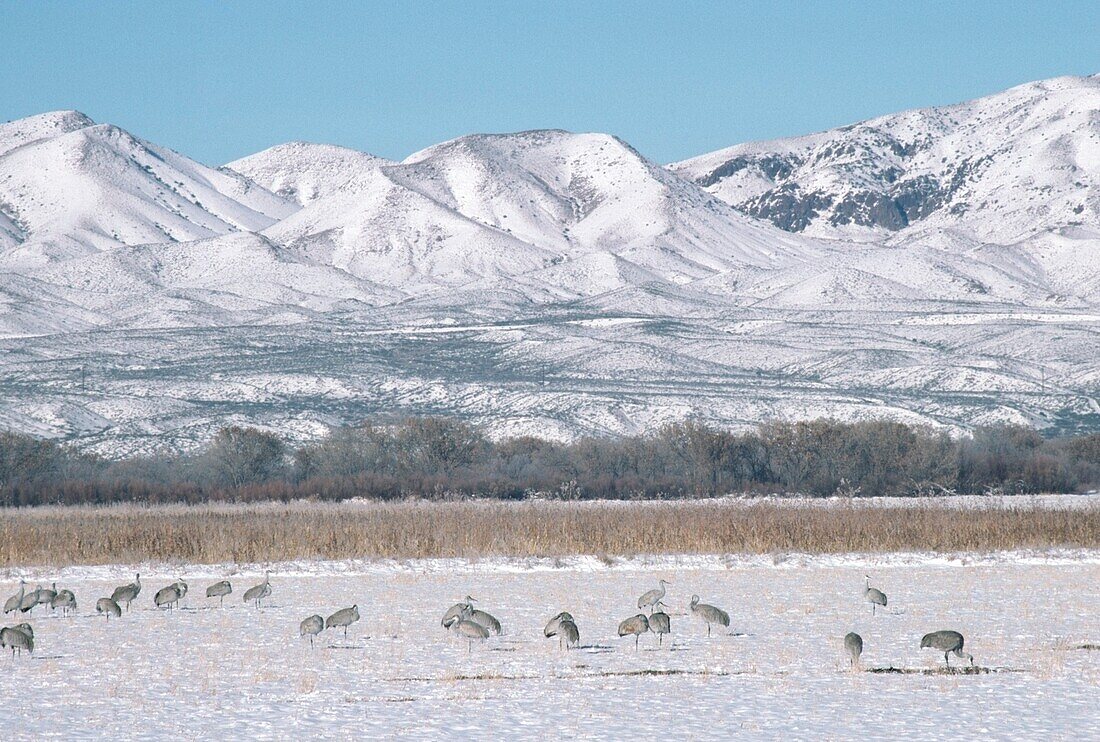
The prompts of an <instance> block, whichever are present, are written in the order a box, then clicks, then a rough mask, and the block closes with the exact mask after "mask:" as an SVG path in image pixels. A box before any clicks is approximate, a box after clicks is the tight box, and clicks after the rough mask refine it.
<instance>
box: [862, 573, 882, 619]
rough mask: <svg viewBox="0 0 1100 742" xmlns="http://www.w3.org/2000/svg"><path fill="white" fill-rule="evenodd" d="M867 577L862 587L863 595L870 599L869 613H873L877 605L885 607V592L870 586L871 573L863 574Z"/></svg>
mask: <svg viewBox="0 0 1100 742" xmlns="http://www.w3.org/2000/svg"><path fill="white" fill-rule="evenodd" d="M864 577H866V578H867V582H866V584H865V585H864V588H863V597H864V598H865V599H867V600H869V601H871V615H872V616H873V615H875V609H876V608H877V607H878V606H880V605H881V606H882V607H883V608H885V607H886V593H884V592H882V591H881V590H878V589H876V588H873V587H871V575H864Z"/></svg>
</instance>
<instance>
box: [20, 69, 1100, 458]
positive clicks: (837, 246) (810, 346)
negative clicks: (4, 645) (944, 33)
mask: <svg viewBox="0 0 1100 742" xmlns="http://www.w3.org/2000/svg"><path fill="white" fill-rule="evenodd" d="M1098 91H1100V78H1097V77H1090V78H1059V79H1056V80H1051V81H1046V82H1040V83H1034V84H1031V85H1025V86H1021V87H1019V88H1014V89H1012V90H1009V91H1006V92H1004V93H1001V94H998V95H994V96H990V97H988V98H983V99H980V100H976V101H972V102H969V103H963V104H959V105H956V106H949V107H945V108H937V109H925V110H920V111H911V112H907V113H902V114H897V115H892V116H884V117H881V118H878V119H874V120H872V121H868V122H864V123H862V124H856V125H853V126H850V127H844V128H842V129H837V130H834V131H829V132H823V133H820V134H813V135H809V136H806V137H800V138H796V139H790V140H780V141H775V142H765V143H753V144H746V145H738V146H736V147H732V148H730V149H727V150H722V151H721V152H716V153H713V154H711V155H704V156H702V157H699V158H695V159H693V160H688V161H685V162H681V163H675V164H673V165H671V166H668V167H663V166H660V165H658V164H656V163H654V162H652V161H650V160H648V159H646V158H645V157H644V156H643V155H641V154H640V153H638V152H637V151H636V150H634V149H633V148H632V147H631V146H630V145H629V144H627V143H625V142H623V141H622V140H620V139H618V138H616V137H614V136H610V135H606V134H594V133H584V134H573V133H569V132H564V131H557V130H547V131H529V132H520V133H516V134H493V135H486V134H480V135H471V136H467V137H462V138H459V139H455V140H453V141H449V142H445V143H442V144H439V145H436V146H433V147H429V148H427V149H425V150H423V151H421V152H417V153H415V154H413V155H411V156H409V157H407V158H406V159H405V160H403V161H401V162H395V161H390V160H385V159H382V158H378V157H375V156H373V155H369V154H366V153H363V152H357V151H354V150H349V149H346V148H343V147H336V146H331V145H320V144H309V143H303V142H291V143H288V144H284V145H279V146H276V147H272V148H270V149H267V150H264V151H263V152H259V153H257V154H255V155H251V156H249V157H245V158H242V159H240V160H236V161H234V162H231V163H229V164H228V165H226V166H225V167H222V168H220V169H215V168H211V167H208V166H205V165H202V164H200V163H198V162H195V161H194V160H190V159H188V158H187V157H185V156H183V155H181V154H178V153H176V152H173V151H171V150H168V149H165V148H163V147H159V146H157V145H155V144H152V143H150V142H147V141H144V140H142V139H140V138H138V137H135V136H133V135H131V134H129V133H127V132H125V131H123V130H121V129H118V128H117V127H114V126H111V125H97V124H94V123H93V122H92V121H90V120H89V119H88V118H87V117H86V116H83V115H82V114H79V113H76V112H72V111H65V112H58V113H50V114H43V115H41V116H34V117H31V118H28V119H22V120H19V121H14V122H10V123H7V124H3V125H0V367H2V368H3V369H4V373H3V374H0V427H10V428H13V429H19V430H28V431H32V432H36V433H40V434H43V435H52V436H67V437H72V438H75V439H77V440H79V441H80V442H81V443H82V444H83V445H87V446H90V447H92V448H95V449H97V450H100V451H102V452H105V453H114V452H119V451H134V450H152V449H155V448H157V447H158V446H161V445H184V446H187V445H194V444H195V443H196V442H197V441H200V440H202V439H204V438H205V437H207V436H209V435H210V434H211V432H212V431H213V430H216V429H217V427H219V426H221V425H223V424H225V423H226V422H229V421H234V422H242V423H251V424H261V425H266V426H269V427H271V428H274V429H278V430H280V431H282V432H284V433H287V434H288V435H291V436H296V437H299V438H309V437H312V436H314V435H317V434H318V433H319V432H320V431H322V430H323V429H324V427H325V426H326V425H330V424H333V423H337V422H340V421H348V420H355V419H358V418H360V417H363V416H365V415H369V414H374V413H378V412H384V413H387V414H391V413H394V412H406V413H416V414H420V413H434V414H458V415H462V416H464V417H467V418H469V419H472V420H475V421H477V422H481V423H484V424H485V425H487V426H488V427H489V429H490V430H491V431H493V432H496V433H498V434H505V433H534V434H541V435H553V436H556V437H570V436H575V435H579V434H600V433H608V432H617V433H629V432H638V431H642V430H647V429H651V428H653V427H654V426H656V425H659V424H661V423H663V422H667V421H671V420H676V419H682V418H683V417H686V416H693V417H697V418H701V419H704V420H708V421H710V422H713V423H715V424H720V425H728V426H744V425H752V424H754V423H756V422H759V421H760V420H763V419H768V418H776V417H778V418H802V417H814V416H821V415H829V416H834V417H839V418H844V419H854V418H861V417H868V416H888V417H891V418H894V419H901V420H907V421H912V422H924V423H929V424H934V425H941V426H946V427H949V428H951V429H962V428H966V427H969V426H972V425H975V424H980V423H984V422H991V421H996V420H1012V421H1018V422H1028V423H1032V424H1037V425H1040V426H1051V427H1054V428H1057V429H1066V430H1068V429H1081V428H1086V429H1100V403H1098V402H1097V399H1098V398H1100V365H1098V363H1097V358H1098V357H1100V356H1098V354H1097V352H1096V348H1097V344H1096V337H1097V332H1098V331H1100V196H1098V194H1100V190H1098V186H1097V178H1098V177H1100V123H1098V122H1100V92H1098ZM78 369H81V371H80V373H81V374H83V377H81V376H79V375H78V374H77V370H78ZM79 378H84V379H85V383H86V386H85V388H83V389H81V387H80V386H79V383H78V381H77V379H79Z"/></svg>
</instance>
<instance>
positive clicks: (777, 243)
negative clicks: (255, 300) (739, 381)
mask: <svg viewBox="0 0 1100 742" xmlns="http://www.w3.org/2000/svg"><path fill="white" fill-rule="evenodd" d="M307 170H308V168H307ZM245 171H246V172H251V173H256V172H257V171H256V169H254V168H251V167H249V163H246V166H245ZM307 177H309V178H318V177H320V176H315V175H314V174H313V173H309V174H308V175H307ZM341 177H342V178H345V179H346V180H347V181H349V182H353V185H351V186H349V187H346V188H342V189H340V190H339V191H338V192H335V193H331V194H329V195H322V196H320V197H319V198H317V199H315V200H313V201H310V202H309V203H308V204H307V205H306V206H305V207H304V208H303V209H302V210H301V211H299V212H297V213H295V214H293V215H291V216H290V217H288V218H286V219H284V220H282V221H281V222H280V223H278V224H276V225H274V226H272V227H271V228H269V229H267V230H265V232H264V234H265V235H267V236H268V237H270V238H271V239H272V240H274V241H276V242H278V243H280V244H283V245H286V246H288V247H291V248H293V249H294V250H296V251H297V252H299V253H300V254H301V255H303V256H304V257H306V258H308V259H309V260H311V261H314V262H320V263H325V264H330V265H336V266H338V267H340V268H341V269H343V270H347V271H349V272H351V273H352V274H353V275H357V276H361V277H370V278H372V280H381V281H383V282H386V283H390V284H391V285H394V286H397V287H400V288H402V289H403V290H405V291H407V292H413V293H415V292H418V291H423V290H427V289H429V288H430V287H432V286H439V285H445V286H457V285H462V284H466V283H470V282H483V281H486V280H489V281H492V280H506V279H509V278H512V277H515V276H520V275H523V274H525V273H528V272H531V271H539V270H542V269H543V268H545V267H548V266H551V265H555V264H559V263H562V262H565V261H569V260H574V259H577V258H580V257H582V256H584V255H588V254H592V253H611V254H614V255H616V256H619V257H621V258H623V259H624V260H627V261H629V262H630V263H631V264H634V265H637V266H638V267H639V268H640V269H641V270H642V271H644V272H648V273H652V274H653V275H655V276H658V277H660V278H661V279H662V280H666V281H670V282H674V283H685V282H688V281H692V280H696V279H698V278H702V277H705V276H708V275H712V274H714V273H716V272H719V271H723V270H729V269H730V268H732V267H735V266H740V265H744V264H752V265H759V266H770V265H777V264H783V263H785V262H786V261H789V260H792V259H803V258H805V257H806V256H808V255H814V254H816V253H817V252H818V251H819V247H818V246H816V245H814V244H813V243H812V241H808V240H806V239H804V238H799V237H793V236H788V235H784V234H783V233H781V232H778V231H776V230H773V229H768V228H766V227H762V226H761V225H759V224H757V223H754V222H753V221H751V220H748V219H745V218H744V217H743V216H742V215H740V214H738V213H737V212H735V211H734V210H733V209H731V208H730V207H729V206H727V205H726V204H724V203H722V202H721V201H719V200H718V199H715V198H713V197H712V196H710V195H708V194H706V193H705V192H703V191H702V190H701V189H699V188H697V187H696V186H694V185H692V184H690V183H687V182H685V181H683V180H682V179H680V178H678V177H676V176H674V175H672V174H670V173H669V172H668V171H666V170H665V169H664V168H661V167H660V166H657V165H655V164H653V163H651V162H649V161H648V160H646V159H645V158H643V157H642V156H640V155H639V154H638V153H637V152H636V151H634V150H633V149H632V148H630V147H629V146H628V145H626V144H624V143H623V142H621V141H620V140H618V139H616V138H614V137H610V136H607V135H602V134H570V133H568V132H562V131H533V132H522V133H519V134H510V135H474V136H469V137H463V138H461V139H457V140H454V141H451V142H446V143H444V144H440V145H436V146H434V147H430V148H428V149H426V150H424V151H422V152H418V153H416V154H414V155H411V156H410V157H408V158H406V159H405V160H404V161H403V162H401V163H394V164H384V165H377V163H376V162H373V161H371V162H367V163H363V167H362V169H361V170H360V172H359V173H358V174H357V175H355V176H354V177H352V176H348V175H343V176H341ZM266 182H268V183H270V184H273V185H274V181H272V180H268V181H266ZM547 275H548V276H551V275H552V276H563V277H564V276H565V275H566V273H564V272H561V271H558V272H553V273H551V274H547ZM560 288H563V289H564V290H566V291H567V292H568V291H569V287H568V286H565V287H560ZM585 292H586V290H585V291H582V293H585Z"/></svg>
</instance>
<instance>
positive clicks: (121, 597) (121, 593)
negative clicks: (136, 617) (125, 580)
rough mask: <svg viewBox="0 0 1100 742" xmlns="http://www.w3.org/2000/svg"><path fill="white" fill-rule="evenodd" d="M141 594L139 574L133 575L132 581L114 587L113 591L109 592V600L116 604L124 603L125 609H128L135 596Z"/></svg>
mask: <svg viewBox="0 0 1100 742" xmlns="http://www.w3.org/2000/svg"><path fill="white" fill-rule="evenodd" d="M140 594H141V575H140V574H136V575H134V581H133V582H131V583H130V584H129V585H121V586H119V587H116V588H115V590H114V592H113V593H111V600H113V601H115V602H116V603H118V604H120V605H121V604H122V603H125V604H126V610H130V603H132V602H133V601H134V600H136V599H137V596H138V595H140Z"/></svg>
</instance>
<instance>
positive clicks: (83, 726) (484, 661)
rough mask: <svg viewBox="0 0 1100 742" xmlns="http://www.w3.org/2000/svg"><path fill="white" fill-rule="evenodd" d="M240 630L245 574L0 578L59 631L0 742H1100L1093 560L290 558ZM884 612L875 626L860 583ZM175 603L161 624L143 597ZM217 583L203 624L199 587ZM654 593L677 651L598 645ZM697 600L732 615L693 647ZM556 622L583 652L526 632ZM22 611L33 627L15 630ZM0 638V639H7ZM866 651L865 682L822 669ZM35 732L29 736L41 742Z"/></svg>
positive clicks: (7, 702) (162, 571)
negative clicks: (403, 739)
mask: <svg viewBox="0 0 1100 742" xmlns="http://www.w3.org/2000/svg"><path fill="white" fill-rule="evenodd" d="M268 566H270V567H271V569H272V570H273V573H272V576H271V582H272V585H273V593H272V596H271V598H270V600H269V603H268V604H266V605H265V606H264V607H263V608H262V609H261V610H256V609H254V608H252V607H250V606H246V605H244V604H243V602H242V600H241V594H242V593H243V592H244V590H245V589H246V588H247V587H248V586H249V585H251V584H254V583H255V582H257V581H258V580H259V579H261V578H260V576H259V575H260V573H261V571H262V567H261V566H259V565H250V566H247V567H241V568H239V570H238V568H235V567H228V566H227V567H210V566H196V565H186V564H177V565H172V566H165V565H161V566H150V565H148V564H145V565H125V566H123V565H114V566H101V567H71V568H65V569H61V570H54V571H50V570H46V569H19V570H6V571H4V572H0V590H2V592H3V594H4V595H5V596H6V595H7V594H9V593H10V592H12V591H13V586H14V583H13V580H15V579H17V578H18V577H25V578H26V579H28V580H29V581H31V582H32V584H33V583H34V582H37V581H43V582H47V581H54V580H57V581H58V585H59V587H60V586H65V587H69V588H70V589H73V590H74V591H75V593H76V595H77V600H78V602H79V606H80V610H79V612H78V614H77V615H75V616H71V617H61V616H55V615H48V614H47V613H43V614H42V615H35V616H34V617H32V618H31V619H30V620H31V622H32V624H33V625H34V628H35V632H36V637H37V649H36V651H35V653H34V655H33V657H29V656H26V655H24V656H21V657H15V658H13V657H11V655H10V654H9V655H5V656H0V698H3V699H4V702H3V704H2V706H0V718H2V719H3V727H4V729H5V737H6V738H8V739H31V738H41V737H42V736H43V734H44V732H43V730H49V732H56V733H58V734H59V736H64V737H66V738H103V737H119V738H133V737H163V736H164V735H173V736H178V737H183V738H219V737H223V736H225V735H230V734H231V735H232V736H234V737H238V738H239V737H249V738H252V739H257V740H259V739H288V738H298V739H302V738H318V737H321V736H326V737H329V738H349V737H351V736H353V735H363V734H365V735H369V736H370V737H372V738H379V737H381V736H393V735H410V736H411V735H416V736H418V737H420V738H435V739H444V738H446V739H449V738H467V739H469V738H477V737H486V736H487V737H490V738H497V739H501V738H511V739H536V738H543V739H545V738H576V737H582V736H583V737H585V738H593V739H625V738H669V739H672V738H681V737H683V736H684V735H691V736H692V737H694V738H702V739H709V738H725V737H728V736H730V735H731V734H742V735H747V736H749V737H752V738H765V739H776V738H784V739H823V738H825V739H838V738H857V737H859V738H865V737H867V736H868V730H873V734H872V735H871V736H874V737H875V738H891V737H893V738H904V739H945V738H950V737H953V736H956V735H961V736H964V737H968V738H973V737H979V736H980V737H983V738H991V739H1007V738H1015V739H1019V738H1030V739H1052V738H1075V739H1086V738H1096V737H1097V736H1098V735H1100V718H1098V717H1097V715H1096V701H1097V698H1098V697H1100V651H1097V647H1098V646H1100V624H1098V623H1097V618H1096V617H1097V616H1098V615H1100V592H1097V591H1096V590H1094V589H1091V588H1090V587H1089V586H1093V585H1096V584H1097V582H1098V581H1100V552H1096V551H1078V552H1059V553H1054V552H1051V553H1048V554H1027V555H1025V554H1014V553H1002V554H999V555H969V556H968V555H957V556H956V557H955V558H944V557H930V556H921V555H908V556H906V555H893V556H889V555H884V556H861V555H833V556H821V557H790V558H778V557H777V558H774V559H769V558H767V557H754V558H737V557H733V556H727V557H721V556H713V557H678V558H672V557H649V558H642V557H639V558H635V559H630V560H613V559H609V560H599V559H595V558H573V559H564V560H557V561H555V560H545V559H544V560H514V559H513V560H507V559H504V560H486V561H464V560H427V561H411V562H384V561H345V562H320V561H303V562H299V563H286V564H279V565H268ZM137 570H141V571H142V583H143V585H144V587H143V591H142V594H141V595H140V596H139V598H138V600H137V601H136V602H135V603H134V605H133V607H132V610H131V611H130V612H128V613H124V614H123V616H122V617H121V618H120V619H111V620H110V621H109V622H108V621H107V620H106V619H105V618H103V617H102V616H96V615H95V614H94V608H93V606H94V604H95V600H96V598H98V597H100V596H103V595H107V594H109V593H110V591H111V589H112V587H113V586H115V585H119V584H123V583H124V582H128V581H129V580H130V579H132V577H133V572H134V571H137ZM865 574H870V576H871V578H872V580H873V584H875V585H876V586H878V587H880V588H881V589H883V590H884V591H885V592H886V593H887V594H888V596H889V607H888V609H887V610H885V611H884V612H879V613H878V615H874V616H872V613H871V608H870V605H869V604H868V603H866V602H865V601H864V600H863V596H862V589H863V582H864V575H865ZM181 577H182V578H184V579H186V580H187V581H188V582H189V584H190V591H189V594H188V595H187V596H186V597H185V599H184V601H183V606H182V609H180V610H177V611H172V612H167V611H158V610H156V609H154V608H153V602H152V595H153V593H155V592H156V590H157V589H158V588H159V587H161V586H163V585H166V584H168V583H170V582H172V581H174V580H176V579H177V578H181ZM225 577H229V578H230V579H231V580H232V581H233V589H234V593H233V594H232V595H230V596H229V598H228V599H227V600H226V603H225V606H224V607H219V606H218V604H217V601H216V600H214V599H210V600H208V599H206V598H205V597H203V595H204V591H205V587H206V585H208V584H210V583H212V582H214V581H216V580H220V579H223V578H225ZM659 578H664V579H667V580H669V581H670V582H671V585H670V586H669V589H668V590H669V592H668V595H667V598H666V600H665V602H666V604H667V605H668V612H669V613H670V614H671V617H672V619H671V620H672V634H671V636H669V637H666V638H665V641H664V646H658V644H657V641H656V637H654V636H653V635H652V634H647V635H645V636H643V637H642V640H641V644H640V648H639V650H638V651H635V648H634V642H633V640H632V639H630V638H624V639H620V638H619V637H618V636H617V635H616V627H617V625H618V623H619V621H621V620H622V619H624V618H627V617H629V616H631V615H633V614H635V613H637V612H638V610H637V605H636V601H637V596H638V595H640V594H641V593H642V592H644V591H646V590H648V589H650V588H652V587H654V586H655V584H656V581H657V579H659ZM692 593H698V594H699V595H700V596H701V597H702V599H703V601H704V602H710V603H714V604H717V605H719V606H722V607H724V608H725V609H727V610H728V611H729V613H730V615H731V618H732V622H731V626H730V627H729V629H728V630H725V631H721V632H716V634H715V635H714V636H712V637H710V638H707V637H706V635H705V633H706V632H705V629H704V626H703V625H702V624H700V623H697V622H695V621H694V620H692V619H691V618H690V617H689V616H688V615H686V614H687V604H688V601H689V599H690V597H691V595H692ZM467 594H470V595H473V596H474V597H475V598H478V599H479V602H478V606H479V607H481V608H483V609H485V610H488V611H489V612H491V613H493V614H494V615H496V616H497V617H498V618H499V619H500V620H501V622H502V624H503V627H504V634H503V635H502V636H500V637H493V638H490V639H489V640H488V641H487V642H486V643H484V644H483V645H478V646H474V647H473V649H472V651H468V649H467V646H466V644H465V643H464V642H462V641H459V640H456V639H455V638H453V637H452V636H450V635H448V633H447V632H446V631H445V630H444V629H443V628H441V626H440V617H441V616H442V614H443V612H444V611H445V610H446V609H447V607H448V606H450V605H451V604H452V603H454V602H456V601H458V600H461V599H462V598H463V596H465V595H467ZM353 603H355V604H358V606H359V610H360V612H361V613H362V615H363V619H362V620H361V621H360V622H359V623H357V624H355V625H353V627H352V629H351V631H350V632H349V634H348V636H347V638H346V639H345V638H344V636H343V635H342V634H341V633H338V632H337V631H336V630H329V631H326V632H325V633H324V634H322V635H321V637H319V641H318V643H317V646H316V647H315V648H312V649H311V648H310V645H309V642H308V641H304V640H301V639H300V638H299V637H298V623H299V621H301V620H302V619H303V618H305V617H306V616H308V615H310V614H311V613H320V614H322V615H328V614H329V613H332V612H333V611H335V610H336V609H338V608H340V607H344V606H347V605H351V604H353ZM562 610H568V611H570V612H571V613H572V614H573V615H574V616H575V618H576V620H577V623H578V626H579V628H580V633H581V645H582V646H581V648H580V649H577V650H572V651H564V652H563V651H560V650H559V649H558V646H557V643H556V641H554V640H547V639H545V638H543V636H542V628H543V625H544V624H545V623H546V621H547V620H548V619H549V618H550V616H552V615H554V614H555V613H557V612H558V611H562ZM35 613H36V614H38V611H35ZM8 618H9V620H8V621H7V622H6V623H13V621H12V620H10V617H8ZM945 628H952V629H957V630H959V631H961V632H962V633H963V634H964V635H965V636H966V650H967V651H969V652H971V653H973V655H974V658H975V662H976V664H977V666H978V667H979V668H980V671H979V673H978V674H967V675H962V674H951V675H948V674H945V673H943V672H940V671H939V668H942V665H943V656H942V654H936V653H935V652H934V651H933V650H923V651H922V650H920V649H919V643H920V637H921V635H923V634H924V633H926V632H929V631H933V630H938V629H945ZM848 631H856V632H858V633H860V634H861V635H862V636H863V640H864V643H865V650H864V655H863V660H864V671H863V672H856V673H853V672H850V671H849V669H848V660H847V658H846V657H844V656H843V653H842V637H843V636H844V634H845V633H846V632H848ZM49 732H47V733H46V734H48V733H49Z"/></svg>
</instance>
